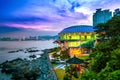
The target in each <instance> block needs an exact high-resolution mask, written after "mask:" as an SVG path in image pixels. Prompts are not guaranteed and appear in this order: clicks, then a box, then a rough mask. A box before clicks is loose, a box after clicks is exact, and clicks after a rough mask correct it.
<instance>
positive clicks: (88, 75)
mask: <svg viewBox="0 0 120 80" xmlns="http://www.w3.org/2000/svg"><path fill="white" fill-rule="evenodd" d="M79 80H98V79H97V74H96V73H94V72H92V71H91V72H84V73H82V74H81V75H80V78H79Z"/></svg>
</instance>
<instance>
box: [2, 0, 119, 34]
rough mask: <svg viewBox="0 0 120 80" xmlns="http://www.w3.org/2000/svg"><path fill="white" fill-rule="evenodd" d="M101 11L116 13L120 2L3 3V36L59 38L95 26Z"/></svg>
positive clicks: (24, 0) (48, 0)
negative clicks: (64, 32) (74, 27)
mask: <svg viewBox="0 0 120 80" xmlns="http://www.w3.org/2000/svg"><path fill="white" fill-rule="evenodd" d="M97 8H102V9H110V10H111V11H114V9H116V8H120V0H0V36H16V35H17V36H23V35H24V36H27V35H56V34H57V33H58V32H59V31H61V30H62V29H64V28H66V27H69V26H72V25H84V24H85V25H92V15H93V13H94V12H95V11H96V9H97Z"/></svg>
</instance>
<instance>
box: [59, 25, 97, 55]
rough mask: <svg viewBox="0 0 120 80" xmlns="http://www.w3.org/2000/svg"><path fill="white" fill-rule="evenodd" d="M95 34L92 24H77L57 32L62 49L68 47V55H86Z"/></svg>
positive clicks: (92, 44)
mask: <svg viewBox="0 0 120 80" xmlns="http://www.w3.org/2000/svg"><path fill="white" fill-rule="evenodd" d="M96 36H97V35H96V34H95V32H94V29H93V27H92V26H88V25H77V26H71V27H68V28H65V29H63V30H62V31H61V32H60V33H59V37H60V39H59V41H58V43H59V44H60V46H61V48H62V50H65V49H69V54H70V56H74V55H75V56H82V55H88V54H89V52H90V49H91V48H92V47H94V41H95V39H96Z"/></svg>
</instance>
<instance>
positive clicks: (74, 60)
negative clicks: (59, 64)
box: [66, 56, 83, 64]
mask: <svg viewBox="0 0 120 80" xmlns="http://www.w3.org/2000/svg"><path fill="white" fill-rule="evenodd" d="M66 62H67V63H69V64H80V63H83V60H82V59H79V58H77V57H76V56H74V57H72V58H70V59H68V60H67V61H66Z"/></svg>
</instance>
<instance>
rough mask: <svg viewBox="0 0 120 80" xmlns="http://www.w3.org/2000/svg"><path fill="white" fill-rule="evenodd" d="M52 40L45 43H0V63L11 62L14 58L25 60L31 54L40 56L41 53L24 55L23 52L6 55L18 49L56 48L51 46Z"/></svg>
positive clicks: (53, 45)
mask: <svg viewBox="0 0 120 80" xmlns="http://www.w3.org/2000/svg"><path fill="white" fill-rule="evenodd" d="M53 41H54V40H47V41H0V63H2V62H4V61H6V60H12V59H15V58H18V57H20V58H23V59H24V58H26V57H29V55H32V54H36V55H38V54H41V53H42V52H41V51H39V52H34V53H24V52H23V51H19V52H15V53H8V52H9V51H12V50H18V49H23V50H24V49H28V48H34V49H37V50H44V49H49V48H53V47H56V45H55V44H53Z"/></svg>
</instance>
